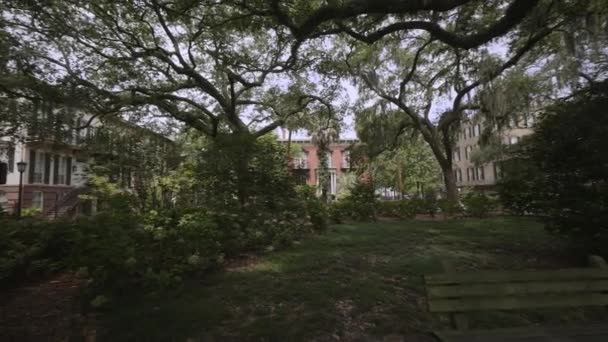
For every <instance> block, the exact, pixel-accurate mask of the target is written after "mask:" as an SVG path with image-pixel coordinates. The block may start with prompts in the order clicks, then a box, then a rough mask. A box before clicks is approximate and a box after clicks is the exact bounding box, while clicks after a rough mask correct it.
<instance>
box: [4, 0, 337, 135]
mask: <svg viewBox="0 0 608 342" xmlns="http://www.w3.org/2000/svg"><path fill="white" fill-rule="evenodd" d="M0 8H1V10H2V23H1V25H0V31H1V33H2V37H4V39H3V41H6V42H10V44H6V45H5V46H4V49H3V60H4V61H5V62H6V63H5V65H6V68H5V69H4V70H2V73H1V74H0V78H1V82H0V84H2V85H3V87H2V88H3V89H2V90H3V92H4V93H6V94H10V95H11V96H13V97H28V96H30V97H33V96H40V95H41V94H42V95H44V96H46V97H52V98H54V99H55V100H56V101H58V102H60V103H61V102H67V101H71V102H76V103H75V104H74V105H77V106H80V107H82V108H83V109H84V110H86V111H87V112H89V113H91V114H94V115H95V116H104V115H111V114H116V113H121V112H129V113H130V114H131V115H135V114H138V115H141V114H142V113H143V114H149V115H155V116H160V117H163V116H166V117H171V118H174V119H177V120H180V121H182V122H184V123H186V124H187V125H189V126H191V127H193V128H195V129H197V130H199V131H201V132H203V133H204V134H206V135H208V136H211V137H214V136H217V135H218V134H222V133H232V134H241V135H251V136H253V137H254V138H255V137H258V136H261V135H264V134H266V133H268V132H271V131H272V130H274V129H275V128H276V127H279V126H280V125H282V124H283V122H284V121H285V120H286V119H287V118H289V117H290V116H294V115H303V113H310V111H314V110H315V106H319V105H321V106H324V107H327V106H328V103H326V102H325V101H324V100H323V97H324V95H325V94H324V93H323V90H319V89H316V88H315V85H314V84H313V83H307V84H305V82H299V81H298V75H297V71H298V70H300V69H301V68H303V67H304V66H305V63H303V62H300V60H299V59H297V58H296V56H295V55H294V54H293V51H292V48H291V46H292V45H293V42H294V38H293V37H292V35H291V34H290V33H289V31H288V30H287V29H286V28H284V27H281V26H276V25H274V24H273V22H272V21H270V20H268V19H267V18H264V17H260V16H255V15H252V14H250V13H247V12H244V11H243V10H241V9H240V8H239V7H238V6H235V5H233V4H231V2H230V1H226V2H207V1H202V2H193V1H178V2H166V1H156V0H150V1H126V0H125V1H109V0H105V1H103V0H102V1H94V2H91V1H79V0H66V1H56V2H53V4H52V5H48V4H47V3H46V2H45V1H29V2H20V1H9V2H7V3H4V4H3V5H2V6H1V7H0ZM301 57H302V59H301V60H303V61H305V60H306V56H301ZM75 100H78V101H75ZM306 110H309V112H306Z"/></svg>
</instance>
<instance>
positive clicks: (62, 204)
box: [42, 187, 88, 220]
mask: <svg viewBox="0 0 608 342" xmlns="http://www.w3.org/2000/svg"><path fill="white" fill-rule="evenodd" d="M87 191H88V188H85V187H82V188H75V189H72V190H71V191H69V192H68V193H66V194H65V195H63V196H62V197H61V198H59V200H58V201H57V202H56V203H55V205H54V206H52V207H50V208H49V209H47V210H45V211H44V212H43V213H42V217H44V218H45V219H47V220H54V219H56V218H60V217H66V216H72V215H74V214H75V209H76V206H77V205H78V203H79V196H80V195H82V194H84V193H86V192H87Z"/></svg>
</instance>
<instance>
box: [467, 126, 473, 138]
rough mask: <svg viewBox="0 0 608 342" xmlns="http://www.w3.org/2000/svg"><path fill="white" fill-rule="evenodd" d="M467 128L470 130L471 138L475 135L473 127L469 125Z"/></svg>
mask: <svg viewBox="0 0 608 342" xmlns="http://www.w3.org/2000/svg"><path fill="white" fill-rule="evenodd" d="M467 130H468V131H469V138H472V137H473V127H471V126H469V127H468V128H467Z"/></svg>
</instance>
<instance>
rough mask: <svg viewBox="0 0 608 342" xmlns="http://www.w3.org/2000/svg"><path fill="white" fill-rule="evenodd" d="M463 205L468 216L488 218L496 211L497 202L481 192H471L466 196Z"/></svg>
mask: <svg viewBox="0 0 608 342" xmlns="http://www.w3.org/2000/svg"><path fill="white" fill-rule="evenodd" d="M462 204H463V205H464V209H465V212H466V213H467V215H470V216H474V217H486V216H488V214H489V213H490V212H491V211H492V210H494V209H496V200H495V199H493V198H491V197H489V196H487V195H486V194H484V193H483V192H479V191H471V192H469V193H467V194H466V195H464V197H463V198H462Z"/></svg>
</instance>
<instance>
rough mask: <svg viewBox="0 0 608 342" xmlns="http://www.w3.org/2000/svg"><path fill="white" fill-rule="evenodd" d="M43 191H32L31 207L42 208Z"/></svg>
mask: <svg viewBox="0 0 608 342" xmlns="http://www.w3.org/2000/svg"><path fill="white" fill-rule="evenodd" d="M43 207H44V193H43V192H42V191H34V192H33V197H32V208H38V209H40V210H42V209H44V208H43Z"/></svg>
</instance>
